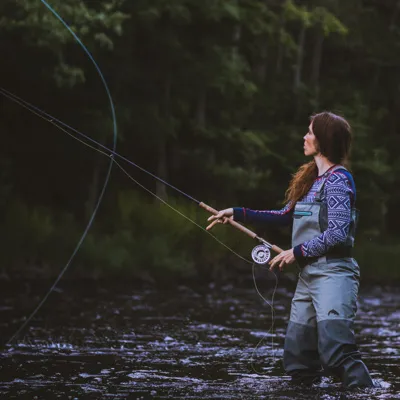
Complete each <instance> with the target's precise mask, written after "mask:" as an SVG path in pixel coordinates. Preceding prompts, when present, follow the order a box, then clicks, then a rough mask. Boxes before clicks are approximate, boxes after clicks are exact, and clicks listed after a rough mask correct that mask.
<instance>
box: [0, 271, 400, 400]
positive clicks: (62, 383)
mask: <svg viewBox="0 0 400 400" xmlns="http://www.w3.org/2000/svg"><path fill="white" fill-rule="evenodd" d="M257 283H258V286H259V289H260V293H261V294H262V295H263V296H264V297H265V298H266V299H267V300H268V301H271V298H272V294H273V289H274V282H273V281H268V280H263V279H262V277H259V278H258V280H257ZM50 286H51V284H50V283H49V282H43V281H22V280H20V281H12V282H10V281H7V280H1V281H0V290H1V303H0V316H1V319H0V329H1V331H0V332H1V339H2V342H3V343H4V342H6V341H7V339H9V338H10V337H11V335H12V334H13V333H14V332H15V331H16V330H17V329H18V327H19V326H20V325H21V324H22V322H23V321H24V318H26V317H27V316H28V315H29V314H30V312H31V311H32V310H33V309H34V307H35V305H36V304H38V303H39V301H40V300H41V298H42V297H43V295H44V294H45V292H46V290H47V289H48V287H50ZM168 286H169V287H158V288H154V287H152V286H150V285H145V286H143V287H138V286H137V285H135V283H134V282H130V281H129V280H126V281H124V280H121V281H115V280H110V281H95V280H92V281H89V280H88V281H82V280H81V281H73V280H64V281H61V282H60V284H59V288H58V289H56V290H55V291H54V292H53V293H52V294H51V295H50V297H49V299H48V300H47V302H46V303H45V305H44V306H43V308H42V309H41V310H40V311H39V313H38V314H37V316H36V317H35V318H33V320H32V321H31V322H30V324H29V325H28V327H27V329H26V330H25V331H24V332H23V334H22V335H21V336H20V337H18V338H17V340H16V341H15V343H13V344H12V345H11V346H7V347H5V348H4V346H3V348H2V350H1V353H0V360H1V365H0V368H1V369H0V372H1V377H0V397H4V398H7V399H13V398H24V399H25V398H26V399H47V398H54V399H55V398H68V399H101V398H104V399H125V398H132V399H134V398H143V399H151V398H154V399H156V398H160V399H162V398H172V399H181V398H182V399H183V398H190V399H216V398H218V399H239V398H245V399H251V398H260V399H299V400H302V399H325V400H328V399H368V400H370V399H400V394H399V392H400V372H399V370H400V368H399V365H400V363H399V361H400V327H399V321H400V310H399V305H400V292H399V290H398V288H397V287H395V286H373V285H367V284H362V287H361V291H360V296H359V300H358V314H357V320H356V331H355V332H356V335H357V339H358V344H359V348H360V351H361V352H362V354H363V359H364V361H365V363H366V364H367V365H368V367H369V369H370V371H371V375H372V377H373V379H374V380H376V381H378V382H379V383H380V385H381V388H379V389H357V390H352V391H344V390H343V389H341V387H340V383H339V382H338V381H336V380H332V379H331V378H323V381H322V382H321V383H320V384H318V385H315V386H313V387H311V388H300V387H295V386H293V385H291V384H290V383H289V378H288V377H287V376H286V375H285V373H284V371H283V368H282V361H281V359H282V352H283V350H282V348H283V340H284V334H285V327H286V324H287V320H288V315H289V309H290V300H291V298H292V295H293V289H294V287H293V285H290V284H289V285H287V284H286V287H285V286H283V285H282V284H279V285H278V287H277V289H276V291H275V296H274V310H275V316H274V326H273V328H272V329H271V322H272V314H271V307H270V306H269V305H268V304H267V303H266V302H265V301H264V300H263V299H261V297H260V296H259V294H257V292H256V290H255V288H254V286H252V285H251V282H250V283H248V282H247V283H242V284H237V283H236V284H226V285H215V284H207V285H205V284H202V285H201V284H199V285H193V284H190V285H181V286H171V285H168Z"/></svg>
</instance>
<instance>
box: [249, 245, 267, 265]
mask: <svg viewBox="0 0 400 400" xmlns="http://www.w3.org/2000/svg"><path fill="white" fill-rule="evenodd" d="M251 258H252V259H253V260H254V262H256V263H257V264H266V263H267V262H268V261H269V260H270V258H271V252H270V250H269V247H267V246H265V245H264V244H260V245H258V246H256V247H254V249H253V250H252V252H251Z"/></svg>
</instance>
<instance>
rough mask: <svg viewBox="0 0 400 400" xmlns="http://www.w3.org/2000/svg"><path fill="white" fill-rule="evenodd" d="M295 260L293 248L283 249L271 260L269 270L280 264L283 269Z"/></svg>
mask: <svg viewBox="0 0 400 400" xmlns="http://www.w3.org/2000/svg"><path fill="white" fill-rule="evenodd" d="M295 261H296V259H295V258H294V253H293V249H290V250H285V251H282V253H280V254H278V255H277V256H275V257H274V258H273V259H272V260H271V261H270V262H269V265H270V267H269V270H270V271H272V270H273V269H274V268H275V267H276V266H277V265H278V266H279V269H280V270H281V271H282V268H283V267H284V266H285V265H289V264H293V263H294V262H295Z"/></svg>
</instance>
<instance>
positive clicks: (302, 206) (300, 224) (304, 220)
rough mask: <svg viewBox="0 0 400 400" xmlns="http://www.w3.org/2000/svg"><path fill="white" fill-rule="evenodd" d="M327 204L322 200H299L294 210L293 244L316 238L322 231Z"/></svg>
mask: <svg viewBox="0 0 400 400" xmlns="http://www.w3.org/2000/svg"><path fill="white" fill-rule="evenodd" d="M325 208H326V204H325V203H322V202H312V203H306V202H298V203H296V206H295V209H294V211H293V231H292V246H293V247H294V246H297V245H299V244H301V243H304V242H306V241H309V240H311V239H314V238H315V237H316V236H318V235H320V234H321V233H322V230H321V226H323V221H321V218H322V219H323V215H324V211H325Z"/></svg>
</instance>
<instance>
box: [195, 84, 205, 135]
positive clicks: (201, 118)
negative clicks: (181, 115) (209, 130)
mask: <svg viewBox="0 0 400 400" xmlns="http://www.w3.org/2000/svg"><path fill="white" fill-rule="evenodd" d="M206 105H207V91H206V88H205V86H203V87H202V88H201V89H200V90H199V93H198V97H197V105H196V124H197V126H198V127H199V128H205V127H206Z"/></svg>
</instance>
